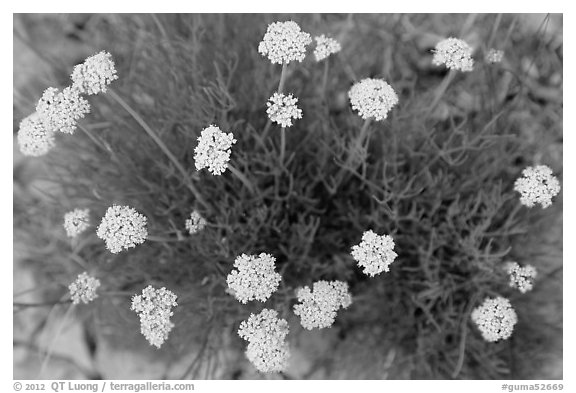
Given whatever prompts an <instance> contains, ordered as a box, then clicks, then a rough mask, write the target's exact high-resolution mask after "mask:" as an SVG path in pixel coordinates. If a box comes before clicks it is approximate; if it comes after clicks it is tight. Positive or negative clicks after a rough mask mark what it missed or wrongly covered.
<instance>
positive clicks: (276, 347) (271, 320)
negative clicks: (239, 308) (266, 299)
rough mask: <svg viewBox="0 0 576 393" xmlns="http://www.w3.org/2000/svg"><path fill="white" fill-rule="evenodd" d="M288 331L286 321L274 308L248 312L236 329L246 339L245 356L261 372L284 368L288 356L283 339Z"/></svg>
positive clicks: (278, 370) (288, 352)
mask: <svg viewBox="0 0 576 393" xmlns="http://www.w3.org/2000/svg"><path fill="white" fill-rule="evenodd" d="M288 332H289V329H288V322H286V320H285V319H279V318H278V313H277V312H276V311H275V310H270V309H266V308H265V309H264V310H262V312H260V314H256V315H255V314H250V317H249V318H248V320H246V321H242V322H241V323H240V328H239V329H238V335H239V336H240V337H241V338H243V339H244V340H246V341H248V346H247V348H246V357H247V358H248V360H250V362H252V364H253V365H254V366H255V367H256V369H257V370H258V371H261V372H280V371H283V370H284V369H286V366H287V365H288V358H289V356H290V351H289V348H288V343H287V342H286V341H285V340H286V336H287V335H288Z"/></svg>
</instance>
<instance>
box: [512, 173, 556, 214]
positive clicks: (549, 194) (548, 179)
mask: <svg viewBox="0 0 576 393" xmlns="http://www.w3.org/2000/svg"><path fill="white" fill-rule="evenodd" d="M514 190H515V191H518V192H519V193H520V203H521V204H523V205H524V206H527V207H533V206H534V205H536V204H538V203H539V204H540V205H542V207H543V208H544V209H545V208H547V207H548V206H550V205H552V198H553V197H555V196H556V195H558V193H559V192H560V182H559V181H558V179H557V178H556V177H555V176H554V175H553V174H552V169H550V167H548V166H546V165H536V166H530V167H528V168H525V169H524V170H523V171H522V177H520V178H518V179H516V182H515V183H514Z"/></svg>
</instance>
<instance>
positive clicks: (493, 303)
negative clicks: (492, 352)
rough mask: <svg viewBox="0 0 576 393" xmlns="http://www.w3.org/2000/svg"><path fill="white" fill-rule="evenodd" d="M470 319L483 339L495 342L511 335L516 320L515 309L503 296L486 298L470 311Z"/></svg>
mask: <svg viewBox="0 0 576 393" xmlns="http://www.w3.org/2000/svg"><path fill="white" fill-rule="evenodd" d="M470 317H471V319H472V321H473V322H474V323H475V324H476V326H478V329H479V330H480V333H482V337H484V340H486V341H489V342H496V341H498V340H505V339H507V338H509V337H510V336H511V335H512V331H513V330H514V325H515V324H516V322H518V317H517V316H516V311H514V309H513V308H512V305H511V304H510V301H509V300H508V299H506V298H503V297H496V298H486V299H484V302H483V303H482V305H480V306H478V307H477V308H475V309H474V310H473V311H472V314H471V315H470Z"/></svg>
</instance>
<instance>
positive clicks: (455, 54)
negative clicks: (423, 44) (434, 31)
mask: <svg viewBox="0 0 576 393" xmlns="http://www.w3.org/2000/svg"><path fill="white" fill-rule="evenodd" d="M433 52H434V57H433V58H432V64H434V65H437V66H439V65H442V64H445V65H446V68H448V69H451V70H460V71H463V72H467V71H472V69H473V68H474V59H472V48H471V47H470V45H468V44H467V43H466V42H464V41H462V40H460V39H458V38H453V37H450V38H446V39H445V40H442V41H440V42H439V43H438V44H436V48H435V49H434V50H433Z"/></svg>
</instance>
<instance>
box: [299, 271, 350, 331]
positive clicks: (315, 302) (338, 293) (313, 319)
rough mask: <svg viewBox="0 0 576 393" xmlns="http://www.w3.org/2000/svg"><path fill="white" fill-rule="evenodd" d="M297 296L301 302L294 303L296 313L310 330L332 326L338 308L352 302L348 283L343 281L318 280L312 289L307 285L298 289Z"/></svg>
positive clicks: (346, 306)
mask: <svg viewBox="0 0 576 393" xmlns="http://www.w3.org/2000/svg"><path fill="white" fill-rule="evenodd" d="M296 296H297V297H298V301H299V302H300V304H296V305H294V314H296V315H298V316H299V317H300V323H301V324H302V326H303V327H304V328H305V329H308V330H312V329H313V328H319V329H322V328H326V327H330V326H332V324H333V323H334V320H335V319H336V312H337V311H338V309H340V307H342V308H348V306H350V304H352V297H351V296H350V293H349V292H348V284H347V283H345V282H343V281H330V282H328V281H317V282H315V283H314V284H313V290H312V291H311V290H310V288H309V287H308V286H305V287H304V288H299V289H298V290H297V291H296Z"/></svg>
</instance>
